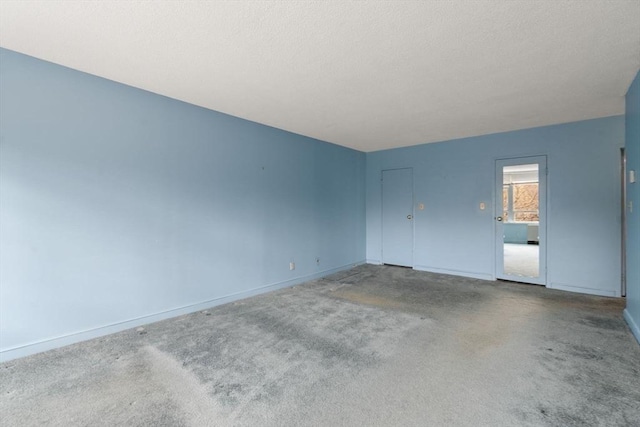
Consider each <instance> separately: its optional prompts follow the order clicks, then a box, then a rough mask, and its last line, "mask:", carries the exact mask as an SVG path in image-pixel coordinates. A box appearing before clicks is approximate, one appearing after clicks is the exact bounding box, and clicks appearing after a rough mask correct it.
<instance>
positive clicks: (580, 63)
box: [0, 0, 640, 151]
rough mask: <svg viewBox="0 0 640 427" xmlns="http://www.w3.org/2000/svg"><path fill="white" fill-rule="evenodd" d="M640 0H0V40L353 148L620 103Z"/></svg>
mask: <svg viewBox="0 0 640 427" xmlns="http://www.w3.org/2000/svg"><path fill="white" fill-rule="evenodd" d="M639 23H640V1H638V0H604V1H599V0H593V1H591V0H578V1H563V0H534V1H530V0H519V1H515V0H514V1H505V0H498V1H482V0H476V1H471V0H452V1H437V0H432V1H400V0H395V1H393V0H391V1H367V2H359V1H347V0H342V1H330V0H327V1H306V0H305V1H293V0H289V1H286V0H281V1H264V0H262V1H131V0H130V1H113V0H105V1H89V0H81V1H56V0H44V1H10V0H1V1H0V46H2V47H5V48H8V49H11V50H15V51H18V52H22V53H25V54H28V55H32V56H35V57H37V58H42V59H45V60H48V61H52V62H55V63H58V64H62V65H65V66H68V67H71V68H75V69H78V70H81V71H85V72H88V73H91V74H95V75H98V76H102V77H106V78H108V79H112V80H115V81H118V82H121V83H125V84H128V85H131V86H135V87H138V88H142V89H146V90H149V91H151V92H155V93H159V94H162V95H166V96H169V97H172V98H176V99H180V100H183V101H186V102H190V103H193V104H196V105H200V106H203V107H206V108H210V109H213V110H217V111H221V112H224V113H228V114H231V115H234V116H238V117H242V118H246V119H249V120H253V121H256V122H259V123H264V124H267V125H271V126H274V127H277V128H281V129H285V130H289V131H292V132H296V133H299V134H303V135H307V136H311V137H314V138H318V139H321V140H325V141H329V142H333V143H336V144H340V145H344V146H347V147H352V148H355V149H358V150H362V151H374V150H380V149H385V148H394V147H400V146H408V145H414V144H420V143H426V142H434V141H442V140H448V139H453V138H460V137H466V136H474V135H481V134H488V133H494V132H500V131H507V130H514V129H523V128H529V127H535V126H541V125H548V124H555V123H564V122H570V121H576V120H583V119H590V118H596V117H606V116H611V115H616V114H623V113H624V95H625V93H626V91H627V88H628V86H629V84H630V83H631V81H632V79H633V77H634V76H635V73H636V72H637V71H638V69H639V68H640V25H639Z"/></svg>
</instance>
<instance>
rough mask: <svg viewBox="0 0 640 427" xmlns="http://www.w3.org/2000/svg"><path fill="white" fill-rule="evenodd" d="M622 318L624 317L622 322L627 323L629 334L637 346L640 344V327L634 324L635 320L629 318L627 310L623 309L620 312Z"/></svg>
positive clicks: (629, 314)
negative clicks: (634, 338)
mask: <svg viewBox="0 0 640 427" xmlns="http://www.w3.org/2000/svg"><path fill="white" fill-rule="evenodd" d="M622 316H624V320H626V321H627V324H628V325H629V329H631V333H632V334H633V336H634V337H636V340H637V341H638V344H640V327H639V326H638V324H637V323H636V322H635V320H633V317H631V313H629V310H628V309H626V308H625V309H624V310H623V311H622Z"/></svg>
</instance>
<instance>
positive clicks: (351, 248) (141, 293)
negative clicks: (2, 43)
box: [0, 50, 365, 359]
mask: <svg viewBox="0 0 640 427" xmlns="http://www.w3.org/2000/svg"><path fill="white" fill-rule="evenodd" d="M0 91H1V93H2V97H1V98H0V99H1V104H0V112H1V115H0V123H1V131H0V132H1V133H0V138H1V139H0V144H1V145H0V162H1V163H0V174H1V175H0V185H1V187H0V227H1V229H0V233H1V237H2V238H1V239H0V245H1V246H0V266H1V268H0V327H1V329H0V349H1V351H2V353H1V355H2V357H3V358H4V359H8V358H12V357H18V356H21V355H24V354H29V353H32V352H35V351H40V350H45V349H47V348H52V347H56V346H59V345H63V344H67V343H70V342H75V341H78V340H81V339H86V338H90V337H93V336H97V335H100V334H104V333H109V332H113V331H115V330H118V329H124V328H126V327H132V326H136V325H138V324H142V323H146V322H149V321H152V320H158V319H160V318H164V317H169V316H172V315H176V314H180V313H184V312H189V311H194V310H198V309H202V308H205V307H208V306H212V305H214V304H216V303H220V302H225V301H229V300H231V299H233V298H240V297H244V296H247V295H250V294H252V293H255V292H258V291H259V289H260V288H262V287H266V286H271V287H270V288H268V289H267V290H270V289H274V288H275V287H278V286H286V285H290V284H293V283H298V282H301V281H303V280H304V279H308V278H312V277H318V276H321V275H323V274H327V273H329V272H332V271H337V270H339V269H343V268H347V267H350V266H352V265H353V264H354V263H361V262H364V258H365V201H364V194H365V191H364V187H365V182H364V171H365V155H364V154H363V153H360V152H357V151H354V150H350V149H347V148H343V147H339V146H336V145H332V144H328V143H324V142H321V141H316V140H313V139H309V138H305V137H302V136H299V135H294V134H291V133H287V132H284V131H280V130H277V129H274V128H270V127H267V126H263V125H259V124H256V123H253V122H248V121H245V120H241V119H238V118H234V117H230V116H227V115H224V114H220V113H216V112H213V111H210V110H206V109H203V108H199V107H195V106H192V105H189V104H185V103H182V102H179V101H176V100H172V99H169V98H165V97H162V96H158V95H154V94H151V93H148V92H145V91H141V90H137V89H134V88H131V87H128V86H124V85H121V84H117V83H114V82H111V81H108V80H104V79H101V78H98V77H95V76H91V75H88V74H84V73H81V72H77V71H74V70H70V69H67V68H64V67H60V66H57V65H54V64H51V63H47V62H44V61H40V60H37V59H34V58H31V57H28V56H24V55H21V54H17V53H15V52H11V51H8V50H0ZM316 257H319V258H320V265H317V264H316ZM290 261H295V263H296V269H295V270H294V271H289V262H290ZM123 322H124V323H123Z"/></svg>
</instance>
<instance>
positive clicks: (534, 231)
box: [496, 156, 546, 285]
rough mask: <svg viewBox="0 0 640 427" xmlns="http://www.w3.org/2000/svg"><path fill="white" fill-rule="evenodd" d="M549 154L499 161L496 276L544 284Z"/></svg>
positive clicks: (497, 170)
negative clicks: (547, 155) (546, 155)
mask: <svg viewBox="0 0 640 427" xmlns="http://www.w3.org/2000/svg"><path fill="white" fill-rule="evenodd" d="M545 177H546V158H545V157H544V156H541V157H527V158H520V159H505V160H498V161H496V195H497V197H496V214H497V215H496V242H497V244H496V277H497V278H498V279H504V280H513V281H518V282H525V283H534V284H541V285H544V284H545V283H546V277H545V276H546V275H545V271H546V268H545V262H544V260H545V257H544V254H545V252H546V251H545V246H544V243H545V240H544V239H543V238H542V237H543V236H544V231H545V228H544V227H545V212H546V210H545V200H546V199H545V193H546V179H545Z"/></svg>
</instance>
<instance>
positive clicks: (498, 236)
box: [493, 154, 549, 286]
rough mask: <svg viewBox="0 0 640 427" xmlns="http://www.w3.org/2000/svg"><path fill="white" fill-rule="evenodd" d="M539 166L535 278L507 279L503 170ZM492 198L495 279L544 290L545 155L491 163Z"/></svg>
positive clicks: (546, 196)
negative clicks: (537, 286)
mask: <svg viewBox="0 0 640 427" xmlns="http://www.w3.org/2000/svg"><path fill="white" fill-rule="evenodd" d="M532 163H537V164H538V189H539V190H538V195H539V196H538V197H539V200H538V211H539V221H538V236H539V241H538V248H539V254H538V266H539V267H538V277H526V276H517V275H508V274H505V273H504V234H503V229H504V227H503V224H502V188H503V167H504V166H515V165H526V164H532ZM494 171H495V176H494V197H493V212H494V215H493V224H494V226H493V230H494V232H493V236H494V251H493V253H494V263H493V265H494V275H495V278H496V279H498V280H509V281H514V282H522V283H530V284H535V285H543V286H547V250H548V245H547V242H548V241H547V228H548V223H549V221H548V209H547V206H548V185H547V181H548V179H547V178H548V175H549V169H548V162H547V155H545V154H542V155H532V156H522V157H506V158H498V159H495V160H494Z"/></svg>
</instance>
